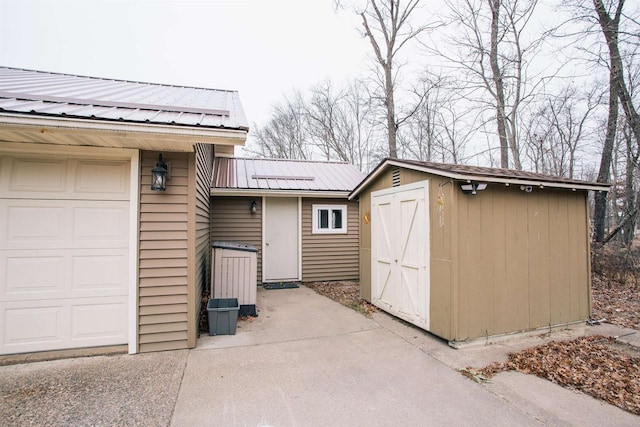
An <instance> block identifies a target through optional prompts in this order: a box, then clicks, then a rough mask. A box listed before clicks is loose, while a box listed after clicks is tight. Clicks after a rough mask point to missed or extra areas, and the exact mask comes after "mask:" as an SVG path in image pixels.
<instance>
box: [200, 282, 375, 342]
mask: <svg viewBox="0 0 640 427" xmlns="http://www.w3.org/2000/svg"><path fill="white" fill-rule="evenodd" d="M257 300H258V301H259V304H257V308H258V317H255V318H249V319H247V320H238V327H237V329H236V334H235V335H216V336H209V335H202V336H201V337H200V338H199V339H198V345H197V348H196V350H210V349H216V348H229V347H239V346H250V345H260V344H273V343H279V342H287V341H297V340H301V339H308V338H317V337H325V336H331V335H341V334H347V333H351V332H357V331H366V330H370V329H374V328H379V325H378V324H376V322H374V321H373V320H371V319H367V318H366V317H364V316H362V315H359V314H358V313H355V312H354V311H353V310H351V309H349V308H347V307H344V306H342V305H340V304H338V303H336V302H334V301H332V300H330V299H329V298H326V297H324V296H322V295H319V294H317V293H316V292H314V291H313V290H311V289H309V288H307V287H304V286H302V287H300V288H295V289H275V290H265V289H263V288H261V287H259V288H258V294H257Z"/></svg>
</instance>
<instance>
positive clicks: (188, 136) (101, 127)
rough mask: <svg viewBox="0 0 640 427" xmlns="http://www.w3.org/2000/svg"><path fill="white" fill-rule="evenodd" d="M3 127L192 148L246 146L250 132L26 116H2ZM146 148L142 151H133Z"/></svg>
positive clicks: (0, 120)
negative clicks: (185, 143)
mask: <svg viewBox="0 0 640 427" xmlns="http://www.w3.org/2000/svg"><path fill="white" fill-rule="evenodd" d="M0 125H3V126H7V127H11V128H15V129H23V130H27V131H29V130H31V131H36V132H41V133H44V132H47V131H54V132H55V131H58V132H71V133H73V132H87V131H89V132H102V133H107V134H112V135H114V136H118V137H134V138H133V139H135V137H140V136H145V137H149V136H152V137H154V138H162V139H167V138H169V139H175V140H183V139H184V140H188V141H190V142H192V144H193V145H195V144H197V143H202V144H222V145H243V144H244V143H245V142H246V139H247V133H248V132H247V130H243V129H230V128H206V127H201V126H184V125H163V124H156V123H136V122H121V121H118V122H114V121H107V120H91V119H78V118H67V117H52V116H40V115H25V114H15V113H6V112H0ZM131 148H143V147H131Z"/></svg>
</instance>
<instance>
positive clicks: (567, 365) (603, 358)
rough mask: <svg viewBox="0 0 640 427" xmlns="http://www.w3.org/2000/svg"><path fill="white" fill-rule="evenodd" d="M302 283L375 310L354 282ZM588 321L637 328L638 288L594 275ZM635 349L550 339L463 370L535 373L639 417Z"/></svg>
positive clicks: (597, 340) (483, 374)
mask: <svg viewBox="0 0 640 427" xmlns="http://www.w3.org/2000/svg"><path fill="white" fill-rule="evenodd" d="M305 285H306V286H307V287H309V288H311V289H313V290H315V291H316V292H318V293H319V294H322V295H325V296H327V297H329V298H331V299H333V300H335V301H337V302H339V303H341V304H342V305H345V306H347V307H350V308H352V309H354V310H356V311H359V312H360V313H362V314H364V315H365V316H367V317H371V313H373V312H375V311H376V310H377V309H376V308H375V307H374V306H372V305H371V304H369V303H368V302H366V301H365V300H363V299H362V298H360V288H359V284H358V282H351V281H348V282H308V283H305ZM592 303H593V307H592V319H594V320H598V321H601V322H609V323H613V324H616V325H620V326H624V327H627V328H632V329H636V330H637V329H640V286H638V285H636V283H635V281H627V282H618V281H614V280H608V279H607V278H606V276H603V275H599V274H594V275H593V279H592ZM639 366H640V349H637V348H635V347H631V346H628V345H626V344H623V343H620V342H618V341H617V340H616V339H614V338H605V337H603V336H590V337H582V338H578V339H576V340H572V341H560V342H559V341H552V342H550V343H548V344H545V345H541V346H537V347H533V348H529V349H526V350H523V351H521V352H518V353H512V354H510V355H509V360H508V361H507V362H504V363H493V364H491V365H489V366H486V367H484V368H473V367H468V368H467V369H464V370H463V371H462V373H463V374H464V375H466V376H468V377H470V378H472V379H474V380H475V381H479V382H481V381H490V378H491V377H492V376H493V375H495V374H496V373H498V372H501V371H508V370H515V371H519V372H523V373H526V374H532V375H537V376H539V377H541V378H545V379H548V380H549V381H552V382H554V383H556V384H559V385H561V386H563V387H566V388H569V389H572V390H578V391H581V392H583V393H585V394H589V395H591V396H593V397H595V398H597V399H601V400H603V401H605V402H608V403H610V404H612V405H616V406H618V407H620V408H622V409H624V410H626V411H628V412H631V413H634V414H636V415H640V369H639Z"/></svg>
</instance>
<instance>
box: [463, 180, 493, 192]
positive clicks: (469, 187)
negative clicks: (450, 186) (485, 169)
mask: <svg viewBox="0 0 640 427" xmlns="http://www.w3.org/2000/svg"><path fill="white" fill-rule="evenodd" d="M486 188H487V183H486V182H469V183H466V184H460V189H461V190H462V192H463V193H464V194H477V193H478V191H482V190H485V189H486Z"/></svg>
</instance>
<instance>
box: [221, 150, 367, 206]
mask: <svg viewBox="0 0 640 427" xmlns="http://www.w3.org/2000/svg"><path fill="white" fill-rule="evenodd" d="M364 176H365V175H364V174H363V173H362V172H360V171H359V170H358V169H357V168H356V167H355V166H353V165H351V164H349V163H338V162H322V161H307V160H282V159H247V158H224V157H218V158H216V159H215V162H214V173H213V181H212V185H211V194H216V195H221V194H234V193H235V194H248V193H253V194H264V193H280V194H295V195H316V196H325V197H328V196H342V197H346V196H347V195H348V194H349V192H350V191H351V190H353V189H354V188H355V186H356V185H358V183H359V182H360V181H361V180H362V179H363V178H364Z"/></svg>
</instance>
